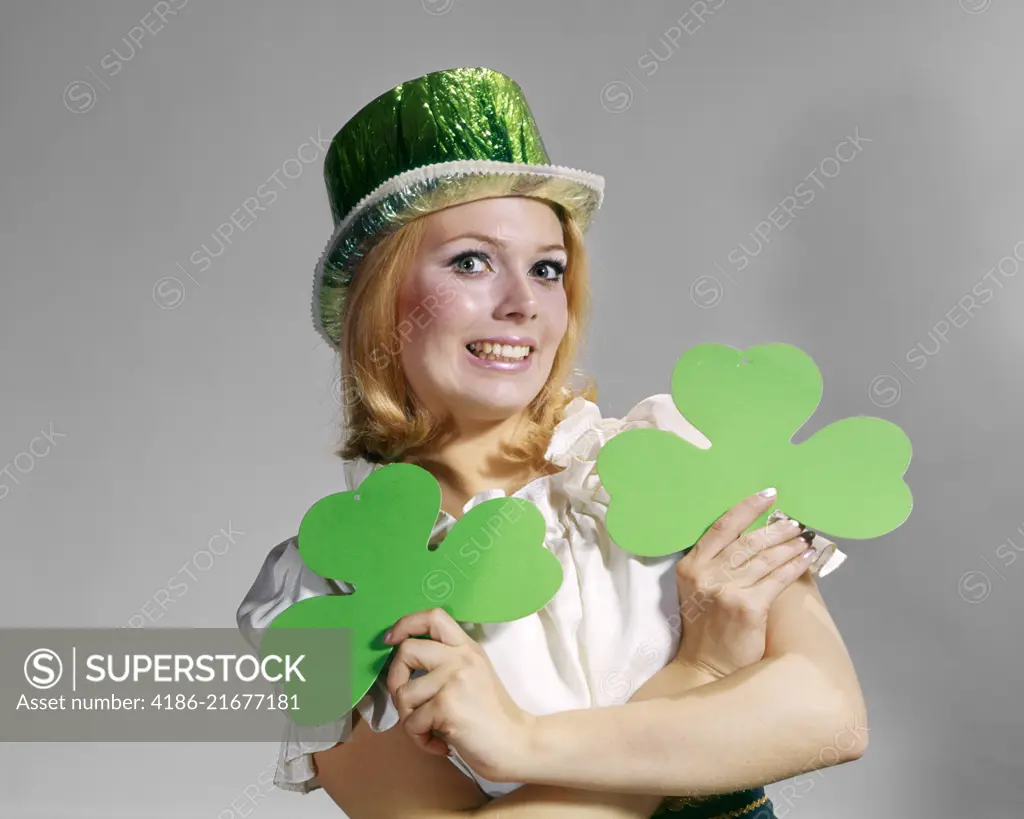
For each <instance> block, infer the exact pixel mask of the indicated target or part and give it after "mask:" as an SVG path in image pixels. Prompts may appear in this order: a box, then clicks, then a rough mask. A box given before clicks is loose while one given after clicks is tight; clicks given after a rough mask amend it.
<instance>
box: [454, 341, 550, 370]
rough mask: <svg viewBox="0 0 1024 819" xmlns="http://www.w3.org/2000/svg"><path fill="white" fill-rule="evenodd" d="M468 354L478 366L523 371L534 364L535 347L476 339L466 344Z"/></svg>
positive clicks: (471, 360) (489, 368)
mask: <svg viewBox="0 0 1024 819" xmlns="http://www.w3.org/2000/svg"><path fill="white" fill-rule="evenodd" d="M465 349H466V355H467V356H468V357H469V360H470V362H471V363H472V364H473V365H475V366H477V367H484V368H486V369H488V370H501V371H503V372H522V371H524V370H528V369H530V367H531V366H532V364H533V348H532V347H527V346H525V345H515V344H492V343H491V342H489V341H474V342H472V343H470V344H467V345H466V348H465Z"/></svg>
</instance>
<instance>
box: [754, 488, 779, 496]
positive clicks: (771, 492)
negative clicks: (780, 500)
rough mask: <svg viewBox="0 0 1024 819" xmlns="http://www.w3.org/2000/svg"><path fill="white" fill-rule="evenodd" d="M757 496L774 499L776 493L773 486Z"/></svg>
mask: <svg viewBox="0 0 1024 819" xmlns="http://www.w3.org/2000/svg"><path fill="white" fill-rule="evenodd" d="M757 494H758V495H760V496H761V497H762V498H774V497H775V496H776V495H777V494H778V493H777V492H776V490H775V487H774V486H770V487H768V488H767V489H762V490H761V491H760V492H758V493H757Z"/></svg>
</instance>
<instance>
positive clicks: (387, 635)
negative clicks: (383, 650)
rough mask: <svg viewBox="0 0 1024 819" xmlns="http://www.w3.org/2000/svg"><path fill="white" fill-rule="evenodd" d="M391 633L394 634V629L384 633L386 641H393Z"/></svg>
mask: <svg viewBox="0 0 1024 819" xmlns="http://www.w3.org/2000/svg"><path fill="white" fill-rule="evenodd" d="M391 634H392V630H391V629H388V630H387V633H386V634H385V635H384V642H385V643H390V642H391Z"/></svg>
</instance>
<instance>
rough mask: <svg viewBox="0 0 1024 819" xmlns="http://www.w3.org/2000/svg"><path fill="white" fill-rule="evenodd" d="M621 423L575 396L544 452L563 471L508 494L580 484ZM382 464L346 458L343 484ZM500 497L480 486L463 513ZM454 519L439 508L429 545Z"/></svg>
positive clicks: (528, 496) (524, 495) (499, 492)
mask: <svg viewBox="0 0 1024 819" xmlns="http://www.w3.org/2000/svg"><path fill="white" fill-rule="evenodd" d="M621 424H622V422H621V420H620V419H618V418H603V417H602V416H601V410H600V408H599V407H598V406H597V404H595V403H594V402H593V401H588V400H587V399H586V398H583V397H582V396H580V397H577V398H574V399H573V400H572V401H570V402H569V403H568V404H566V406H565V409H564V410H563V412H562V420H561V421H559V422H558V424H557V425H556V426H555V429H554V431H553V432H552V435H551V442H550V444H548V448H547V450H546V451H545V453H544V455H545V457H546V458H547V459H548V460H549V461H550V462H551V463H553V464H554V465H555V466H560V467H562V471H561V472H556V473H554V474H552V475H541V476H540V477H537V478H534V479H533V480H532V481H530V482H529V483H527V484H525V485H524V486H522V487H520V488H519V489H518V490H516V491H515V492H513V493H512V495H511V497H513V498H523V499H525V500H532V499H534V498H536V497H538V496H540V495H541V494H543V493H545V492H547V491H548V490H549V489H550V486H551V484H552V483H555V482H557V483H558V484H559V485H562V486H578V485H582V483H583V479H584V478H585V477H586V476H587V475H589V474H590V472H591V471H593V469H594V465H595V462H596V461H597V453H598V452H599V451H600V449H601V447H602V446H603V445H604V443H605V441H607V440H608V438H609V437H611V436H612V435H613V434H614V433H615V432H616V431H617V429H618V427H620V426H621ZM382 466H384V464H380V463H376V464H375V463H370V462H369V461H367V460H366V459H365V458H355V459H353V460H350V461H345V462H344V464H343V467H342V468H343V472H344V475H345V484H346V486H347V487H348V488H349V489H354V488H356V487H358V486H359V485H360V484H361V483H362V482H363V481H364V480H366V478H367V477H368V476H369V475H370V474H371V473H373V472H376V471H377V469H379V468H380V467H382ZM503 497H505V490H503V489H498V488H495V489H483V490H481V491H480V492H477V493H476V494H475V495H474V496H473V497H471V498H470V499H469V500H468V501H466V503H465V504H464V505H463V507H462V513H463V514H465V513H466V512H468V511H469V510H470V509H472V508H473V507H474V506H477V505H479V504H481V503H483V502H484V501H489V500H493V499H494V498H503ZM455 522H456V518H455V517H454V516H453V515H450V514H448V513H447V512H445V511H444V510H443V509H442V510H440V512H439V514H438V516H437V523H436V524H435V526H434V530H433V533H432V534H431V540H430V542H431V544H433V543H435V542H437V541H439V539H443V537H444V536H445V535H446V534H447V533H448V531H449V530H450V529H451V528H452V526H454V525H455Z"/></svg>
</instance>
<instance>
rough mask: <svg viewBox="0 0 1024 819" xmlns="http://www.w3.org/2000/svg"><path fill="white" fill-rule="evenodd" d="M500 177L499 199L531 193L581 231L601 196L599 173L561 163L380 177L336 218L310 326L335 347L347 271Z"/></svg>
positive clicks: (473, 163)
mask: <svg viewBox="0 0 1024 819" xmlns="http://www.w3.org/2000/svg"><path fill="white" fill-rule="evenodd" d="M494 177H497V178H500V179H501V181H502V186H501V189H502V190H503V191H504V193H502V194H500V195H505V196H536V197H538V198H543V199H547V200H550V201H553V202H556V203H558V204H559V205H561V206H562V207H564V208H565V209H566V210H567V211H568V212H569V213H570V214H571V215H572V217H573V219H574V220H575V221H576V223H577V224H578V225H579V227H580V230H582V231H586V230H587V228H588V227H589V226H590V222H591V220H592V219H593V216H594V213H595V211H596V210H597V209H598V208H600V206H601V202H602V200H603V198H604V177H602V176H599V175H598V174H594V173H590V172H588V171H581V170H578V169H576V168H567V167H563V166H561V165H528V164H525V163H519V162H497V161H490V160H473V159H469V160H459V161H456V162H442V163H436V164H432V165H424V166H423V167H420V168H414V169H413V170H411V171H406V172H405V173H402V174H399V175H398V176H395V177H392V178H391V179H389V180H387V181H386V182H384V183H383V184H381V185H380V186H379V187H377V188H376V189H375V190H374V191H372V192H371V193H370V194H368V195H367V196H365V197H364V198H363V199H362V200H360V201H359V202H358V203H357V204H356V205H355V207H353V208H352V209H351V210H350V211H349V213H347V214H346V215H345V217H344V219H342V221H341V222H339V223H338V225H337V227H336V228H335V230H334V232H333V233H332V234H331V238H330V240H329V241H328V243H327V247H325V248H324V252H323V253H322V254H321V256H320V260H319V261H318V262H317V265H316V272H315V274H314V278H313V303H312V314H313V324H314V326H315V327H316V330H317V332H318V333H319V334H320V335H321V337H322V338H323V339H324V341H326V342H327V343H328V344H329V345H330V346H331V347H333V348H334V349H336V350H337V349H340V346H341V329H342V322H343V318H344V311H345V299H346V296H347V293H348V286H349V284H350V282H351V280H352V275H353V274H354V272H355V269H356V268H357V267H358V266H359V263H360V262H361V261H362V260H363V259H364V258H365V256H366V254H367V253H368V252H369V251H370V249H371V248H372V247H373V246H374V245H376V244H377V243H378V242H379V241H380V240H381V239H383V238H384V237H385V236H387V235H388V234H389V233H392V232H394V231H396V230H398V229H399V228H400V227H402V226H403V225H405V224H407V223H408V222H410V221H412V220H413V219H415V218H418V217H419V216H423V215H425V214H427V213H430V212H433V211H436V210H440V209H442V208H445V207H452V206H454V205H458V204H465V203H467V202H472V201H476V200H478V199H484V198H489V197H493V196H495V193H494V189H493V186H492V185H490V184H489V182H488V178H494Z"/></svg>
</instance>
